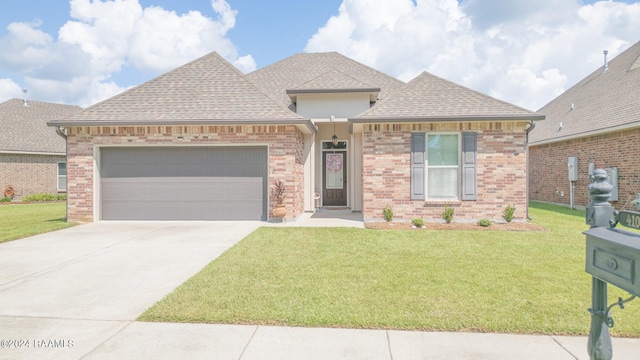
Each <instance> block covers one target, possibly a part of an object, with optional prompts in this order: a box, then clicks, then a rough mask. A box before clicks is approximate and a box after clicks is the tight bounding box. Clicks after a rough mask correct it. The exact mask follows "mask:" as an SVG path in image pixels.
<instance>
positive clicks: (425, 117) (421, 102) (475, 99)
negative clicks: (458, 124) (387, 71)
mask: <svg viewBox="0 0 640 360" xmlns="http://www.w3.org/2000/svg"><path fill="white" fill-rule="evenodd" d="M496 119H499V120H542V119H544V116H543V115H541V114H538V113H535V112H532V111H529V110H526V109H523V108H521V107H518V106H515V105H512V104H509V103H507V102H504V101H501V100H498V99H495V98H492V97H490V96H487V95H484V94H482V93H479V92H477V91H474V90H471V89H469V88H466V87H464V86H461V85H457V84H455V83H453V82H451V81H448V80H445V79H442V78H439V77H437V76H435V75H432V74H429V73H427V72H423V73H422V74H421V75H419V76H418V77H416V78H415V79H413V80H411V81H410V82H409V83H408V84H406V86H404V88H402V89H400V91H397V92H396V93H395V95H393V96H391V97H389V98H387V99H385V100H383V101H380V102H379V103H377V104H376V105H375V106H373V107H372V108H370V109H369V110H367V111H365V112H363V113H362V114H360V115H358V116H355V117H353V118H350V119H349V121H351V122H354V123H370V122H383V121H469V120H496Z"/></svg>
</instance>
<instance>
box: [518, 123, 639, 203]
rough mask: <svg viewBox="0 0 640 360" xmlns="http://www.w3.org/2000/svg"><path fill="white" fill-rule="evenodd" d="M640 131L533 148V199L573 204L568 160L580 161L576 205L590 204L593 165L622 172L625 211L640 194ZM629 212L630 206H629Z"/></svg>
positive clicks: (620, 181)
mask: <svg viewBox="0 0 640 360" xmlns="http://www.w3.org/2000/svg"><path fill="white" fill-rule="evenodd" d="M638 144H640V128H636V129H629V130H622V131H616V132H611V133H607V134H602V135H595V136H589V137H584V138H579V139H572V140H566V141H559V142H556V143H550V144H543V145H538V146H531V147H530V148H529V159H530V160H529V161H530V162H529V197H530V199H531V200H535V201H544V202H550V203H556V204H563V205H569V204H570V187H569V186H570V185H569V174H568V168H567V162H568V158H569V157H571V156H576V157H577V158H578V181H575V182H574V186H575V190H574V191H575V193H574V205H576V206H578V207H583V206H587V204H588V203H589V193H588V191H587V185H588V184H589V180H588V175H589V163H594V164H595V167H596V169H597V168H610V167H617V168H618V201H612V202H611V204H612V205H613V206H614V207H615V208H617V209H621V208H623V207H624V206H625V204H626V203H627V202H629V201H630V198H635V193H636V192H640V157H638V156H636V150H637V149H638ZM627 208H628V209H629V208H630V207H629V205H627Z"/></svg>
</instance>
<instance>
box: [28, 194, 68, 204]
mask: <svg viewBox="0 0 640 360" xmlns="http://www.w3.org/2000/svg"><path fill="white" fill-rule="evenodd" d="M64 200H67V195H66V194H45V193H40V194H33V195H27V196H25V197H23V198H22V201H26V202H30V201H34V202H37V201H64Z"/></svg>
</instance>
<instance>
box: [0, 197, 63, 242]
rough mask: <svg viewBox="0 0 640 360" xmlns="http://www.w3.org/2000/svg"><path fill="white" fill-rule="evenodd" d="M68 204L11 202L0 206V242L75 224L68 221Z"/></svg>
mask: <svg viewBox="0 0 640 360" xmlns="http://www.w3.org/2000/svg"><path fill="white" fill-rule="evenodd" d="M65 208H66V205H65V203H64V202H60V203H46V204H11V205H1V206H0V243H3V242H6V241H11V240H16V239H20V238H24V237H27V236H32V235H37V234H41V233H45V232H49V231H54V230H59V229H63V228H67V227H70V226H73V225H75V224H74V223H70V222H67V221H66V220H65V219H64V217H65V215H66V209H65Z"/></svg>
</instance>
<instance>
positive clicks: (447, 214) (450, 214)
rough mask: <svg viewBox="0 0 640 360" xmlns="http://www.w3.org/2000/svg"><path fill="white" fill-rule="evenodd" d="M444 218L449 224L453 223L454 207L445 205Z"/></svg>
mask: <svg viewBox="0 0 640 360" xmlns="http://www.w3.org/2000/svg"><path fill="white" fill-rule="evenodd" d="M442 218H443V219H444V221H445V222H446V223H447V224H451V220H453V208H450V207H449V206H447V205H445V206H444V211H443V212H442Z"/></svg>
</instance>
